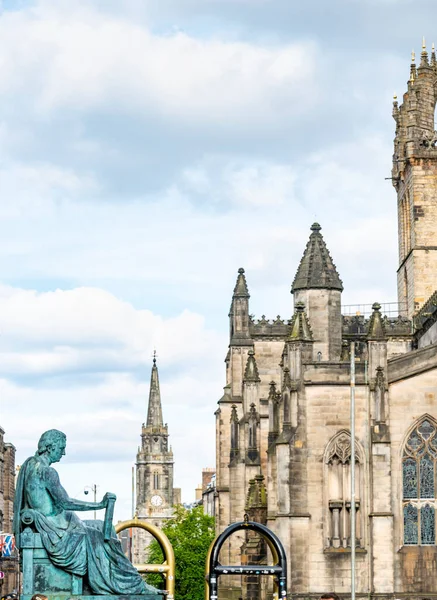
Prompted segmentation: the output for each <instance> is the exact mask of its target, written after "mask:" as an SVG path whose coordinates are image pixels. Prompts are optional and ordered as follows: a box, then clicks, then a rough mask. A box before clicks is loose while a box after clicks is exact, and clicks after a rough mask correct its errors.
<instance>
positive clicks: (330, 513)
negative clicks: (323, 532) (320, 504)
mask: <svg viewBox="0 0 437 600" xmlns="http://www.w3.org/2000/svg"><path fill="white" fill-rule="evenodd" d="M324 462H325V493H326V496H325V497H326V500H327V509H328V510H327V513H326V514H327V523H326V526H327V536H326V546H327V547H328V548H343V549H344V548H350V546H351V538H350V508H351V496H350V492H351V436H350V433H349V432H348V431H340V432H339V433H338V434H337V435H336V436H334V438H333V439H332V440H331V441H330V442H329V444H328V446H327V448H326V451H325V459H324ZM364 489H365V487H364V458H363V453H362V451H361V449H360V447H359V446H358V443H356V446H355V498H356V500H355V509H356V513H355V535H356V540H355V544H356V546H360V547H362V546H363V542H364V540H363V538H364V523H363V515H364V511H363V510H362V505H361V500H362V498H361V492H362V490H364Z"/></svg>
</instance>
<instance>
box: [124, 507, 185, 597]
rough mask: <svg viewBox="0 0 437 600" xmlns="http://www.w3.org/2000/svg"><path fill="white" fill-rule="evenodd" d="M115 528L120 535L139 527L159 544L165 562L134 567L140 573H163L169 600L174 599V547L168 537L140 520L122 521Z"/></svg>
mask: <svg viewBox="0 0 437 600" xmlns="http://www.w3.org/2000/svg"><path fill="white" fill-rule="evenodd" d="M114 527H115V533H120V531H123V530H124V529H130V528H131V527H138V528H139V529H144V530H145V531H148V532H149V533H151V534H152V535H153V537H154V538H155V539H156V541H157V542H158V544H159V545H160V546H161V550H162V553H163V555H164V562H163V563H162V564H157V565H152V564H150V565H145V564H143V565H134V567H135V568H136V569H137V571H138V573H162V574H163V575H164V578H165V589H166V591H167V600H173V599H174V591H175V569H176V564H175V558H174V552H173V547H172V545H171V544H170V542H169V540H168V537H167V536H166V535H165V533H163V531H161V529H159V528H158V527H155V526H154V525H151V524H150V523H147V522H146V521H140V520H139V519H137V518H135V519H131V520H130V521H122V522H121V523H117V525H115V526H114Z"/></svg>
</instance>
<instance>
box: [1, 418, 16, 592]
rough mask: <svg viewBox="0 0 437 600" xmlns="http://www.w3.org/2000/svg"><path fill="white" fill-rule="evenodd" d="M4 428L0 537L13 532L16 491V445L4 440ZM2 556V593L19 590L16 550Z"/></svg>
mask: <svg viewBox="0 0 437 600" xmlns="http://www.w3.org/2000/svg"><path fill="white" fill-rule="evenodd" d="M4 435H5V432H4V430H3V429H2V428H1V427H0V539H2V540H3V539H4V538H3V535H4V534H12V520H13V517H14V512H13V510H14V509H13V505H14V493H15V447H14V446H13V445H12V444H11V443H9V442H5V441H4ZM7 554H8V556H2V553H1V552H0V571H3V573H4V574H5V576H4V578H3V579H0V595H4V594H7V593H9V592H12V591H13V590H18V578H19V567H18V557H17V553H16V551H14V552H13V553H12V556H9V552H8V553H7Z"/></svg>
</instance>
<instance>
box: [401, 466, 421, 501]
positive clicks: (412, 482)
mask: <svg viewBox="0 0 437 600" xmlns="http://www.w3.org/2000/svg"><path fill="white" fill-rule="evenodd" d="M403 466H404V498H417V494H418V490H417V462H416V461H415V460H414V458H407V459H405V460H404V465H403Z"/></svg>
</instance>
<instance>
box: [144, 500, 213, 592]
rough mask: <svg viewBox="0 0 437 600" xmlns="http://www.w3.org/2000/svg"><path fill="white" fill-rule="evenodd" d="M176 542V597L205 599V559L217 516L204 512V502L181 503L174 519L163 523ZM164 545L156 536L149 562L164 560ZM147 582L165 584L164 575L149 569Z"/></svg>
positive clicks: (149, 554) (151, 545)
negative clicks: (198, 503) (197, 504)
mask: <svg viewBox="0 0 437 600" xmlns="http://www.w3.org/2000/svg"><path fill="white" fill-rule="evenodd" d="M162 531H163V532H164V533H165V535H166V536H167V537H168V539H169V541H170V544H171V545H172V546H173V550H174V554H175V561H176V581H175V599H176V600H203V598H204V594H205V561H206V555H207V553H208V549H209V547H210V545H211V542H212V541H213V539H214V537H215V529H214V517H210V516H209V515H205V514H204V512H203V507H202V506H195V507H194V508H191V509H187V508H184V507H183V506H181V505H179V506H176V508H175V514H174V517H173V518H172V519H169V521H168V522H167V523H166V524H165V525H164V526H163V527H162ZM163 560H164V558H163V555H162V551H161V547H160V546H159V544H158V542H157V541H156V540H153V542H152V543H151V544H150V546H149V552H148V563H150V564H156V563H162V562H163ZM147 583H150V584H151V585H154V586H155V587H157V588H162V587H163V580H162V575H159V574H158V573H150V574H149V575H147Z"/></svg>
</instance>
